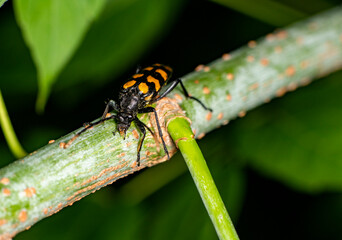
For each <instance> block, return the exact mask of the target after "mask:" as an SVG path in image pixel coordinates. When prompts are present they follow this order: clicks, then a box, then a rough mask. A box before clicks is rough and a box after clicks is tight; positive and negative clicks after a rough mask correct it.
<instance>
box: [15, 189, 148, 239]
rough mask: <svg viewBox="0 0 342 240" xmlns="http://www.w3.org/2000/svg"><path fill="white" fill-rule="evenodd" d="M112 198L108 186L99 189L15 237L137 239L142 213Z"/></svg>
mask: <svg viewBox="0 0 342 240" xmlns="http://www.w3.org/2000/svg"><path fill="white" fill-rule="evenodd" d="M115 197H117V196H116V195H115V194H113V192H111V188H106V189H101V190H100V191H98V192H96V193H95V194H92V195H91V196H88V197H87V198H85V199H82V200H81V201H80V202H76V203H75V204H74V205H73V206H72V207H71V208H65V209H63V210H62V211H61V212H60V213H58V214H54V215H53V216H51V217H49V218H47V219H44V221H41V222H39V223H38V224H36V225H34V226H33V227H32V228H31V229H30V231H24V232H22V233H20V234H19V235H17V236H16V238H15V239H18V240H19V239H49V240H55V239H56V240H58V239H64V240H75V239H83V240H88V239H89V240H92V239H101V240H106V239H108V240H110V239H120V240H121V239H123V240H124V239H127V240H128V239H140V238H139V234H140V232H139V231H138V229H139V228H140V226H141V220H142V219H143V217H144V215H143V213H144V212H143V211H142V209H139V208H138V207H132V206H129V207H128V206H126V205H125V204H124V203H122V202H119V201H117V200H116V199H115ZM61 229H63V230H62V231H61Z"/></svg>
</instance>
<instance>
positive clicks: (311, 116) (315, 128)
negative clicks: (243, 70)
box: [232, 72, 342, 192]
mask: <svg viewBox="0 0 342 240" xmlns="http://www.w3.org/2000/svg"><path fill="white" fill-rule="evenodd" d="M341 78H342V73H341V72H340V73H339V74H336V75H335V76H331V77H329V78H326V79H325V80H320V81H319V82H315V83H314V84H312V86H310V87H308V88H305V89H301V90H298V91H296V92H295V93H291V94H288V95H287V96H286V97H284V98H283V99H281V100H277V101H275V102H274V103H271V104H269V105H266V106H263V107H261V108H259V109H258V110H256V111H253V112H251V113H250V114H248V115H247V116H246V118H245V119H244V120H242V121H238V122H237V128H234V131H235V134H234V136H233V137H232V138H233V139H234V143H235V145H234V147H235V149H236V150H237V152H238V153H239V155H240V157H243V158H244V159H246V160H247V162H248V163H249V164H250V165H251V166H253V167H254V168H256V169H257V170H259V171H260V172H262V173H264V174H266V175H268V176H271V177H273V178H276V179H278V180H280V181H282V182H284V183H285V184H287V185H290V186H292V187H295V188H297V189H301V190H305V191H311V192H312V191H324V190H342V174H341V172H342V161H341V159H342V150H341V143H342V124H341V122H342V108H341V106H340V103H341V102H342V95H341V89H342V83H341V81H340V79H341Z"/></svg>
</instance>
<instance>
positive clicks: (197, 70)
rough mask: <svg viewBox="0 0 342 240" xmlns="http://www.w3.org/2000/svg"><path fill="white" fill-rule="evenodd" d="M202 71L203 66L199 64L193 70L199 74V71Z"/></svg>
mask: <svg viewBox="0 0 342 240" xmlns="http://www.w3.org/2000/svg"><path fill="white" fill-rule="evenodd" d="M203 69H204V65H203V64H200V65H198V66H197V67H196V68H195V71H196V72H199V71H201V70H203Z"/></svg>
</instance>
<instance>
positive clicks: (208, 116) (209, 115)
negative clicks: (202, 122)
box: [205, 112, 213, 121]
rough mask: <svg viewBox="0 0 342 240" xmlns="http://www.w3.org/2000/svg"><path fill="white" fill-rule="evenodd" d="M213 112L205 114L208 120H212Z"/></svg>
mask: <svg viewBox="0 0 342 240" xmlns="http://www.w3.org/2000/svg"><path fill="white" fill-rule="evenodd" d="M212 116H213V114H212V113H211V112H209V113H207V115H206V116H205V119H207V121H210V120H211V118H212Z"/></svg>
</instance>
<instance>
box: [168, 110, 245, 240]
mask: <svg viewBox="0 0 342 240" xmlns="http://www.w3.org/2000/svg"><path fill="white" fill-rule="evenodd" d="M167 128H168V131H169V133H170V135H171V137H172V139H173V140H174V141H175V142H176V143H177V146H178V148H179V150H180V151H181V153H182V155H183V157H184V160H185V162H186V164H187V166H188V168H189V170H190V173H191V176H192V178H193V179H194V182H195V184H196V187H197V189H198V191H199V193H200V195H201V198H202V201H203V203H204V205H205V207H206V209H207V211H208V213H209V216H210V218H211V221H212V222H213V224H214V227H215V229H216V232H217V235H218V236H219V238H220V239H224V240H226V239H227V240H236V239H239V237H238V235H237V233H236V231H235V228H234V225H233V223H232V221H231V219H230V217H229V215H228V212H227V209H226V207H225V206H224V203H223V201H222V199H221V196H220V194H219V192H218V190H217V188H216V186H215V183H214V180H213V178H212V176H211V174H210V171H209V168H208V166H207V164H206V162H205V159H204V157H203V155H202V152H201V150H200V148H199V146H198V145H197V142H196V140H195V139H194V135H193V133H192V131H191V128H190V123H189V122H188V121H187V120H185V119H184V118H181V117H179V118H175V119H173V120H171V121H170V122H169V124H168V127H167Z"/></svg>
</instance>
